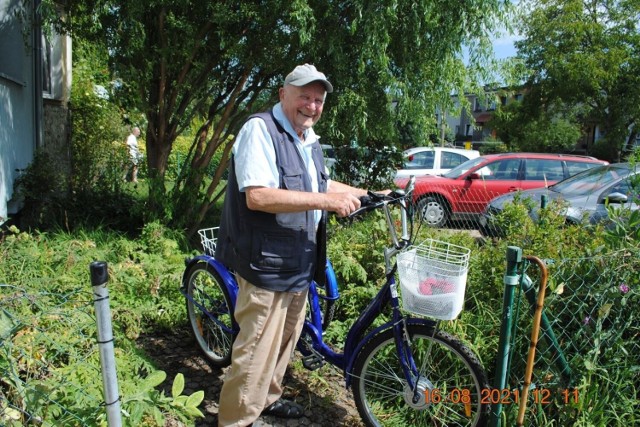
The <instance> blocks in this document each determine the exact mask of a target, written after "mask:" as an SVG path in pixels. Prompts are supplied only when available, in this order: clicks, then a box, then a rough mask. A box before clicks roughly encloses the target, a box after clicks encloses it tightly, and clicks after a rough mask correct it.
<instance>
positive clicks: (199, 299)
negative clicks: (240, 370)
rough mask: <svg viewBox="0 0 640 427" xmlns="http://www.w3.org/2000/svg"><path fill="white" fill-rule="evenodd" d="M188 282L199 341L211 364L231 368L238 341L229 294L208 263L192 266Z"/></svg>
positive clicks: (189, 305) (189, 303)
mask: <svg viewBox="0 0 640 427" xmlns="http://www.w3.org/2000/svg"><path fill="white" fill-rule="evenodd" d="M186 280H187V283H186V289H187V315H188V316H189V323H190V324H191V329H192V330H193V335H194V337H195V339H196V342H197V343H198V346H199V347H200V349H201V350H202V352H203V353H204V355H205V357H206V358H207V361H208V362H209V363H210V364H211V365H213V366H217V367H225V366H228V365H229V364H230V363H231V347H232V345H233V340H234V338H235V334H234V333H233V313H232V311H231V308H230V307H233V306H232V304H231V299H230V297H229V291H228V290H227V287H226V285H225V284H224V282H223V281H222V279H221V278H220V275H219V274H218V273H217V272H216V271H215V270H214V269H213V268H212V267H211V266H209V264H207V263H206V262H201V263H198V264H196V265H195V266H193V267H192V268H191V271H189V274H187V279H186Z"/></svg>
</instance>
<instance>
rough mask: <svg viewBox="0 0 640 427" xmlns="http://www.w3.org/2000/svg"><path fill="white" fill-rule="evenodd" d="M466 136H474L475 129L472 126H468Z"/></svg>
mask: <svg viewBox="0 0 640 427" xmlns="http://www.w3.org/2000/svg"><path fill="white" fill-rule="evenodd" d="M465 135H467V136H470V135H473V128H472V127H471V125H467V127H466V132H465Z"/></svg>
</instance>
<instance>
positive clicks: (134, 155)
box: [126, 127, 142, 182]
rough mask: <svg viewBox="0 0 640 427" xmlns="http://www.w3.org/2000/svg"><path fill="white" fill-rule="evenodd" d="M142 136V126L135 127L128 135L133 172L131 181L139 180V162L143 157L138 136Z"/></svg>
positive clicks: (131, 170)
mask: <svg viewBox="0 0 640 427" xmlns="http://www.w3.org/2000/svg"><path fill="white" fill-rule="evenodd" d="M139 136H140V128H138V127H134V128H133V129H131V133H130V134H129V136H128V137H127V142H126V144H127V148H128V149H129V160H130V161H131V165H130V168H129V172H130V174H131V182H138V162H140V159H141V158H142V154H141V153H140V150H139V149H138V137H139Z"/></svg>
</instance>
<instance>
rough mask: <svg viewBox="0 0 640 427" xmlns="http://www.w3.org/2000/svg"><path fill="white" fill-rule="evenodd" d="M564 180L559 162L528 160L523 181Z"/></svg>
mask: <svg viewBox="0 0 640 427" xmlns="http://www.w3.org/2000/svg"><path fill="white" fill-rule="evenodd" d="M563 178H564V174H563V171H562V162H561V161H560V160H547V159H528V160H527V161H526V163H525V172H524V179H525V180H527V181H560V180H562V179H563Z"/></svg>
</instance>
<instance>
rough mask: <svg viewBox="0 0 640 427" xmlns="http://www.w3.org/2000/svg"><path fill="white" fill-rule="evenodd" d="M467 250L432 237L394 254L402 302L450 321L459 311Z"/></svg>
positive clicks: (430, 315) (428, 314)
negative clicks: (395, 255)
mask: <svg viewBox="0 0 640 427" xmlns="http://www.w3.org/2000/svg"><path fill="white" fill-rule="evenodd" d="M470 252H471V251H470V250H469V249H467V248H465V247H462V246H457V245H453V244H451V243H447V242H442V241H439V240H434V239H427V240H426V241H424V242H422V243H420V244H419V245H416V246H413V247H412V248H411V249H409V250H407V251H405V252H401V253H400V254H398V257H397V261H398V276H399V278H400V291H401V294H402V305H403V307H404V309H405V310H407V311H410V312H412V313H415V314H418V315H421V316H427V317H433V318H436V319H440V320H453V319H455V318H456V317H458V315H459V314H460V312H461V311H462V306H463V305H464V293H465V289H466V286H467V272H468V271H469V254H470Z"/></svg>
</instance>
